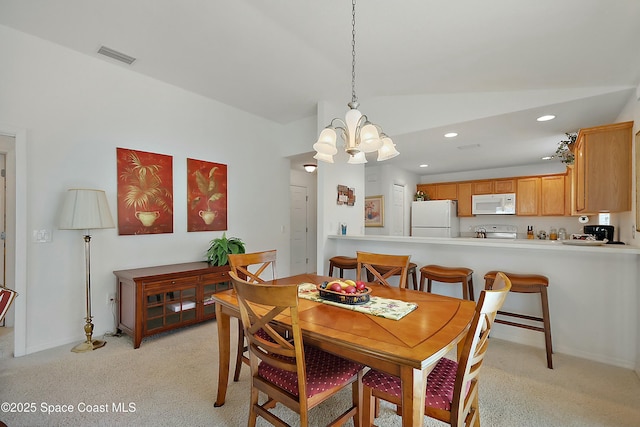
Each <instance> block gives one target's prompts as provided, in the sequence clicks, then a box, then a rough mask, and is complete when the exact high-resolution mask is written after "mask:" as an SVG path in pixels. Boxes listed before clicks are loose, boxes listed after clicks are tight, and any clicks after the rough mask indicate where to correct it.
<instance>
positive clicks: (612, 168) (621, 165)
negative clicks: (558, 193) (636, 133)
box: [572, 122, 633, 215]
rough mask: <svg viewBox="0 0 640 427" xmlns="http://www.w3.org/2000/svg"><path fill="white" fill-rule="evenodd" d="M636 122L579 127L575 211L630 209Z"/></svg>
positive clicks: (591, 212) (576, 151) (574, 190)
mask: <svg viewBox="0 0 640 427" xmlns="http://www.w3.org/2000/svg"><path fill="white" fill-rule="evenodd" d="M632 132H633V122H623V123H615V124H611V125H605V126H597V127H593V128H587V129H580V132H579V133H578V136H577V139H576V147H575V164H574V171H573V194H572V198H573V206H574V208H575V212H574V213H575V214H579V215H582V214H595V213H598V212H624V211H630V210H631V171H632V164H631V161H632V159H631V151H632V145H631V144H632Z"/></svg>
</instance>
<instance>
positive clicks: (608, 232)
mask: <svg viewBox="0 0 640 427" xmlns="http://www.w3.org/2000/svg"><path fill="white" fill-rule="evenodd" d="M614 231H615V227H614V226H613V225H585V226H584V234H591V235H593V236H595V238H596V240H605V239H607V244H609V243H618V244H623V243H622V242H616V241H614V237H613V233H614Z"/></svg>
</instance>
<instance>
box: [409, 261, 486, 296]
mask: <svg viewBox="0 0 640 427" xmlns="http://www.w3.org/2000/svg"><path fill="white" fill-rule="evenodd" d="M425 279H426V280H427V292H431V282H433V281H436V282H443V283H461V284H462V298H463V299H467V300H470V301H475V299H474V297H473V270H472V269H470V268H466V267H443V266H441V265H435V264H430V265H425V266H424V267H422V268H421V269H420V290H421V291H424V281H425Z"/></svg>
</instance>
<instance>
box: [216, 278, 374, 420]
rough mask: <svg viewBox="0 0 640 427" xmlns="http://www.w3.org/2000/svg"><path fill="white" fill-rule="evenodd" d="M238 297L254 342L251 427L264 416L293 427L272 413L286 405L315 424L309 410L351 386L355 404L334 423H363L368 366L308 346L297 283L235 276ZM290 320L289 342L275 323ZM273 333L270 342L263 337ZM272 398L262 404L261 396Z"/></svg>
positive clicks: (246, 329) (251, 343)
mask: <svg viewBox="0 0 640 427" xmlns="http://www.w3.org/2000/svg"><path fill="white" fill-rule="evenodd" d="M229 275H230V276H231V281H232V282H233V287H234V289H235V290H236V294H237V296H238V305H239V307H240V315H241V317H242V325H243V327H244V334H245V336H246V338H247V341H248V343H249V357H250V361H251V363H250V366H251V399H250V400H251V403H250V409H249V422H248V425H249V426H255V425H256V419H257V417H258V416H260V417H263V418H264V419H266V420H267V421H269V422H270V423H271V424H273V425H276V426H288V424H286V423H285V422H284V421H283V420H282V419H280V418H279V417H278V416H276V415H275V414H273V413H272V412H270V411H269V409H270V408H272V407H273V406H274V404H275V403H282V404H284V405H285V406H287V407H288V408H289V409H291V410H293V411H295V412H297V413H298V414H299V415H300V423H299V424H298V425H300V426H303V427H304V426H307V425H308V423H309V410H310V409H313V408H314V407H316V406H317V405H319V404H320V403H322V402H324V401H326V400H327V399H328V398H329V397H332V396H333V395H335V394H336V393H338V392H340V391H342V390H343V389H344V388H345V387H348V386H351V388H352V392H351V398H352V404H351V406H350V407H349V408H348V409H347V410H346V411H344V412H343V413H342V414H341V415H340V416H338V417H337V418H336V419H335V420H334V421H332V422H331V423H330V425H332V426H339V425H342V424H344V423H345V422H346V421H348V420H349V419H351V418H353V419H354V423H355V424H356V425H358V423H357V421H358V419H359V418H358V417H359V413H360V396H361V386H362V375H363V371H364V366H363V365H360V364H358V363H355V362H351V361H349V360H347V359H343V358H341V357H338V356H335V355H332V354H329V353H326V352H324V351H322V350H320V349H317V348H314V347H308V346H305V345H304V343H303V339H302V330H301V328H300V323H299V317H298V286H297V285H278V286H269V285H260V284H252V283H248V282H246V281H244V280H242V279H240V278H239V277H238V276H237V275H236V274H235V273H234V272H230V273H229ZM281 316H286V317H288V318H290V320H291V336H292V339H289V340H287V339H286V338H285V337H283V336H282V335H281V334H279V333H278V331H277V330H276V329H274V328H273V325H272V322H273V321H274V319H277V318H278V317H281ZM260 330H263V331H264V332H266V334H267V335H268V339H265V338H264V337H263V335H262V334H260V333H259V331H260ZM259 392H262V393H264V394H266V395H267V400H266V402H265V403H263V404H262V405H261V404H259V403H258V393H259Z"/></svg>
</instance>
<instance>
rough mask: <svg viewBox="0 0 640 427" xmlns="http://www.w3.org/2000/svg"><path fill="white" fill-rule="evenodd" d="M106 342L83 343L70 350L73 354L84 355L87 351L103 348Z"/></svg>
mask: <svg viewBox="0 0 640 427" xmlns="http://www.w3.org/2000/svg"><path fill="white" fill-rule="evenodd" d="M106 343H107V342H106V341H102V340H92V341H85V342H83V343H80V344H78V345H77V346H75V347H73V348H72V349H71V351H72V352H74V353H86V352H87V351H93V350H97V349H99V348H102V347H104V346H105V344H106Z"/></svg>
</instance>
